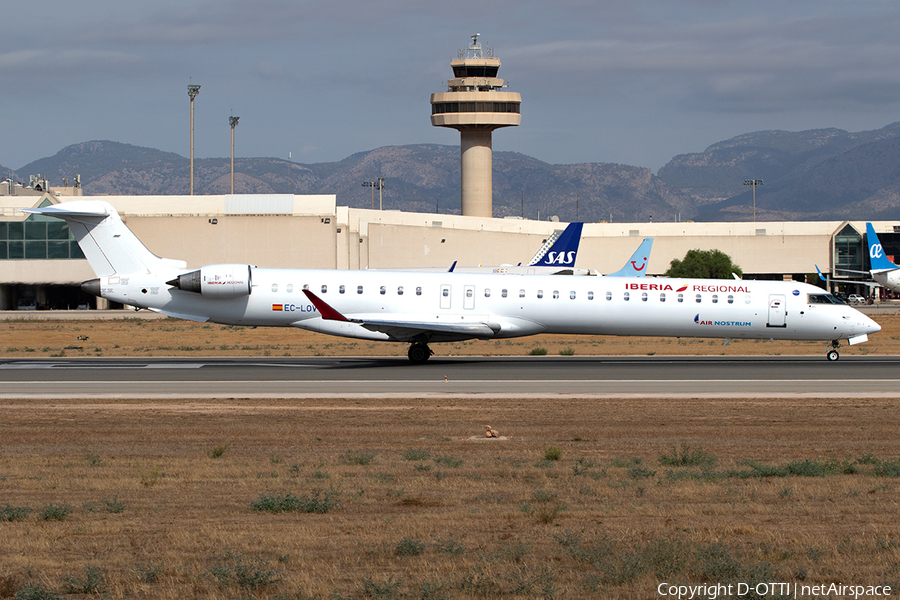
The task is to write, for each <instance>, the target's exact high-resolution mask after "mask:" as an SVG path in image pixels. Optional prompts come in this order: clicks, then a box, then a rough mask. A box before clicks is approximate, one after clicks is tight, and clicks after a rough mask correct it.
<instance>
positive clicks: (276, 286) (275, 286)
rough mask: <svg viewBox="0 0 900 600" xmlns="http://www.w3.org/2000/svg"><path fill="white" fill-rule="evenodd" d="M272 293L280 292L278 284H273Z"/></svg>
mask: <svg viewBox="0 0 900 600" xmlns="http://www.w3.org/2000/svg"><path fill="white" fill-rule="evenodd" d="M272 291H273V292H277V291H278V284H277V283H273V284H272Z"/></svg>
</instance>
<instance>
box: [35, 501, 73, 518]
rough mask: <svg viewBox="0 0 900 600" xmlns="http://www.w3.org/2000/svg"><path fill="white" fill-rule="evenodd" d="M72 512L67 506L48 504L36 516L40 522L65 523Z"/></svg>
mask: <svg viewBox="0 0 900 600" xmlns="http://www.w3.org/2000/svg"><path fill="white" fill-rule="evenodd" d="M71 512H72V507H71V506H69V505H68V504H48V505H47V506H45V507H44V508H43V510H41V512H40V514H39V515H38V520H40V521H65V520H66V517H68V516H69V514H70V513H71Z"/></svg>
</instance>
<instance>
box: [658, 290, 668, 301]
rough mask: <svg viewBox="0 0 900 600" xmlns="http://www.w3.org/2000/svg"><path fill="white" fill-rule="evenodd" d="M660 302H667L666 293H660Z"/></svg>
mask: <svg viewBox="0 0 900 600" xmlns="http://www.w3.org/2000/svg"><path fill="white" fill-rule="evenodd" d="M659 301H660V302H665V301H666V293H665V292H660V293H659Z"/></svg>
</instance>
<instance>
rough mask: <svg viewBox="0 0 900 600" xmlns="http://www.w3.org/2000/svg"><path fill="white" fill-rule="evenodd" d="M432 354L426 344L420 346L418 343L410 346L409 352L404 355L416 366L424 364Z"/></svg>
mask: <svg viewBox="0 0 900 600" xmlns="http://www.w3.org/2000/svg"><path fill="white" fill-rule="evenodd" d="M432 354H434V352H432V350H431V348H429V347H428V344H422V343H420V342H416V343H414V344H413V345H412V346H410V347H409V352H407V353H406V355H407V356H408V357H409V360H411V361H412V362H413V364H416V365H421V364H424V363H425V362H426V361H427V360H428V358H429V357H430V356H431V355H432Z"/></svg>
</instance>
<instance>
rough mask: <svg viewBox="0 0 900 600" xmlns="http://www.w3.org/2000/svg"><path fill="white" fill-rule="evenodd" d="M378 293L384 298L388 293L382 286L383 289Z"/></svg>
mask: <svg viewBox="0 0 900 600" xmlns="http://www.w3.org/2000/svg"><path fill="white" fill-rule="evenodd" d="M378 293H379V294H381V295H382V296H384V295H385V294H386V293H387V288H386V287H384V286H381V288H380V289H379V290H378Z"/></svg>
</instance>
